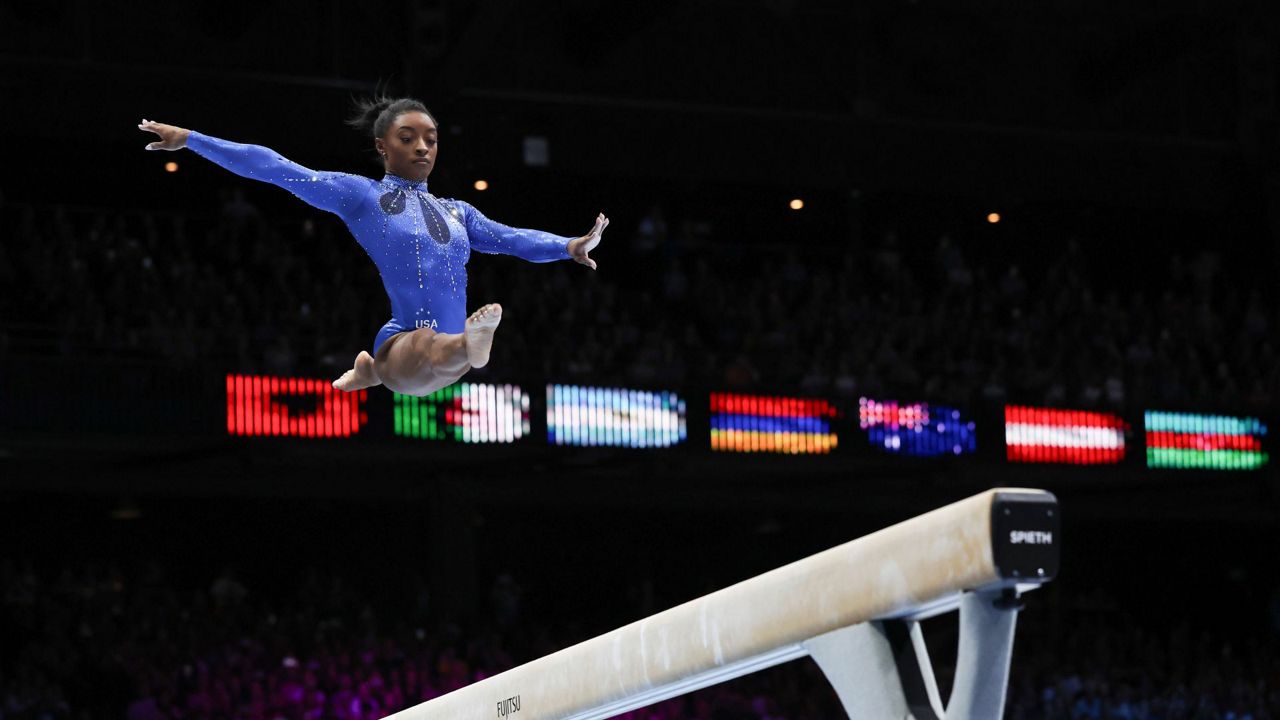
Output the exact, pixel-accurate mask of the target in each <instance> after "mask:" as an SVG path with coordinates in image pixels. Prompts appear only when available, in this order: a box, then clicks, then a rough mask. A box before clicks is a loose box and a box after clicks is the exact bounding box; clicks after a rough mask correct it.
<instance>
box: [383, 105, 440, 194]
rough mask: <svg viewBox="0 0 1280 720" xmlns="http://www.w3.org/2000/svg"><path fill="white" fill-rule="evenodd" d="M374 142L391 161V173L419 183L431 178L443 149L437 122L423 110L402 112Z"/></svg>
mask: <svg viewBox="0 0 1280 720" xmlns="http://www.w3.org/2000/svg"><path fill="white" fill-rule="evenodd" d="M374 145H375V146H376V147H377V148H378V152H379V153H382V156H383V159H384V160H385V161H386V163H387V172H389V173H391V174H392V175H396V176H398V177H402V178H404V179H405V180H413V181H415V182H421V181H423V180H426V179H427V176H428V175H430V174H431V168H433V167H435V164H436V157H437V155H439V152H440V150H439V144H438V130H437V128H436V124H435V122H434V121H433V120H432V119H431V116H430V115H427V114H426V113H421V112H407V113H401V114H400V115H398V116H397V117H396V118H395V119H394V120H392V121H391V128H390V129H388V130H387V134H386V135H383V136H382V137H380V138H377V139H376V140H374Z"/></svg>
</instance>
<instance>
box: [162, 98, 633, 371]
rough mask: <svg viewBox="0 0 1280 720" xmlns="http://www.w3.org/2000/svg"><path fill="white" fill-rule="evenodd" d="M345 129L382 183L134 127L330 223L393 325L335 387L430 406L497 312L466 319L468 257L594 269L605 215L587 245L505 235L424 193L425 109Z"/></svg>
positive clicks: (377, 104) (390, 102) (475, 355)
mask: <svg viewBox="0 0 1280 720" xmlns="http://www.w3.org/2000/svg"><path fill="white" fill-rule="evenodd" d="M349 123H350V124H351V125H353V126H355V127H357V128H358V129H360V130H361V131H363V132H369V133H370V134H371V135H372V136H373V145H374V148H375V149H376V150H377V151H378V154H379V155H381V157H382V163H383V166H384V169H385V172H386V174H385V175H384V176H383V178H382V179H381V180H372V179H370V178H366V177H362V176H359V175H350V174H347V173H340V172H317V171H314V170H308V169H307V168H305V167H303V166H301V165H298V164H297V163H294V162H291V161H289V160H286V159H285V158H283V157H280V156H279V155H277V154H276V153H275V152H273V151H271V150H269V149H267V148H265V147H261V146H258V145H242V144H240V143H234V142H228V141H226V140H220V139H218V138H214V137H210V136H208V135H205V134H203V133H200V132H196V131H195V130H188V129H185V128H180V127H175V126H173V125H165V124H163V123H158V122H154V121H151V120H146V119H144V120H143V121H142V122H141V123H139V124H138V128H139V129H141V130H145V131H148V132H152V133H155V134H156V135H159V136H160V140H158V141H156V142H152V143H149V144H148V145H147V146H146V149H147V150H180V149H182V148H184V147H185V148H190V149H191V150H194V151H195V152H196V154H198V155H200V156H202V157H204V158H207V159H208V160H211V161H213V162H214V163H217V164H218V165H221V166H222V167H224V168H226V169H228V170H230V171H231V172H234V173H236V174H237V175H241V176H244V177H247V178H251V179H254V180H261V181H264V182H269V183H271V184H273V185H278V186H280V187H282V188H284V189H286V190H288V191H289V192H291V193H293V194H294V195H297V196H298V197H299V198H301V199H302V200H303V201H304V202H306V203H308V204H309V205H312V206H314V207H316V208H319V209H321V210H327V211H329V212H331V213H334V214H335V215H337V216H338V217H340V218H342V220H343V222H345V223H346V225H347V228H348V229H349V230H350V231H351V234H352V235H354V236H355V239H356V242H358V243H360V246H361V247H363V248H364V250H365V252H367V253H368V254H369V257H370V258H372V259H373V262H374V264H375V265H376V266H377V267H378V272H379V274H381V276H382V284H383V286H384V287H385V288H386V290H387V296H388V297H389V298H390V300H391V319H390V320H389V321H387V324H385V325H383V326H382V329H381V330H380V331H379V332H378V335H377V337H376V338H375V339H374V343H373V355H372V356H370V355H369V353H368V352H367V351H364V350H361V351H360V353H359V354H358V355H357V356H356V359H355V363H354V364H353V366H352V368H351V369H350V370H348V371H347V372H346V373H344V374H343V375H342V377H340V378H338V379H337V380H335V381H334V382H333V386H334V387H336V388H339V389H341V390H345V391H348V392H350V391H353V390H360V389H362V388H367V387H373V386H375V385H379V384H382V385H386V386H387V387H388V388H390V389H391V390H394V391H396V392H399V393H405V394H408V395H427V394H430V393H432V392H434V391H436V390H439V389H440V388H443V387H446V386H448V385H452V384H453V383H455V382H457V381H458V379H459V378H461V377H462V376H463V375H465V374H466V373H467V371H468V370H470V369H471V368H479V367H484V366H485V365H486V364H487V363H488V362H489V351H490V349H491V348H492V346H493V333H494V331H495V330H496V329H497V327H498V323H499V322H500V321H501V320H502V307H501V306H500V305H498V304H497V303H489V304H487V305H483V306H482V307H480V309H478V310H476V311H475V312H474V313H472V314H471V316H470V317H467V316H466V301H467V271H466V264H467V260H468V258H469V257H470V255H471V250H473V249H475V250H479V251H480V252H484V253H502V254H505V255H515V256H517V257H521V258H524V259H525V260H529V261H531V262H550V261H552V260H565V259H573V260H576V261H577V262H579V263H582V264H583V265H586V266H587V267H589V268H591V269H592V270H594V269H596V262H595V260H593V259H591V258H590V257H588V255H587V254H588V253H589V252H590V251H591V250H593V249H595V247H596V246H597V245H599V244H600V237H601V234H602V233H603V232H604V229H605V228H606V227H607V226H608V225H609V220H608V218H606V217H605V216H604V214H603V213H601V214H600V215H598V216H597V217H596V222H595V226H594V227H593V228H592V229H591V231H590V232H589V233H587V234H586V235H583V236H581V237H576V238H569V237H561V236H558V235H552V234H551V233H547V232H542V231H539V230H525V229H520V228H513V227H508V226H506V225H503V224H501V223H497V222H494V221H492V220H490V219H489V218H487V217H485V216H484V215H482V214H481V213H480V211H479V210H477V209H476V208H474V207H472V206H471V204H469V203H466V202H463V201H461V200H448V199H444V198H439V197H436V196H435V195H432V194H431V193H430V192H428V190H427V176H429V175H430V174H431V169H432V168H433V167H435V164H436V162H437V161H438V160H439V157H440V143H439V125H438V123H436V120H435V118H434V117H432V115H431V113H429V112H427V108H426V107H425V106H424V105H423V104H422V103H421V102H419V101H417V100H414V99H411V98H399V99H392V98H387V97H381V96H380V97H377V98H374V99H372V100H367V101H363V102H360V103H358V105H357V113H356V115H355V117H353V118H352V119H351V120H350V121H349Z"/></svg>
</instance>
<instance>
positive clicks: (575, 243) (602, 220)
mask: <svg viewBox="0 0 1280 720" xmlns="http://www.w3.org/2000/svg"><path fill="white" fill-rule="evenodd" d="M607 227H609V218H607V217H605V216H604V213H600V214H599V215H597V216H596V226H595V227H593V228H591V232H589V233H587V234H586V235H583V236H582V237H580V238H574V239H573V240H570V241H569V257H571V258H573V259H574V260H577V261H578V262H580V263H582V264H583V265H586V266H587V267H589V268H591V269H592V270H595V269H596V261H595V260H592V259H591V258H589V257H587V253H589V252H591V251H592V250H595V249H596V246H597V245H599V244H600V236H601V235H603V234H604V229H605V228H607Z"/></svg>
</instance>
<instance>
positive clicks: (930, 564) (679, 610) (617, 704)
mask: <svg viewBox="0 0 1280 720" xmlns="http://www.w3.org/2000/svg"><path fill="white" fill-rule="evenodd" d="M1060 534H1061V533H1060V516H1059V513H1058V508H1057V500H1056V499H1055V498H1054V497H1053V495H1051V494H1050V493H1047V492H1044V491H1042V490H1028V489H1018V488H1000V489H995V490H990V491H987V492H984V493H982V494H979V495H975V496H973V497H970V498H968V499H965V500H961V501H959V502H957V503H954V504H951V505H947V506H945V507H942V508H939V509H937V510H934V511H932V512H929V513H926V514H924V515H920V516H918V517H915V518H912V519H910V520H907V521H905V522H901V523H899V524H897V525H893V526H891V527H888V528H885V529H883V530H880V531H878V532H875V533H872V534H870V535H867V536H864V537H861V538H858V539H857V540H853V541H850V542H847V543H845V544H843V545H839V546H837V547H834V548H831V549H830V550H826V551H823V552H820V553H818V554H816V555H812V556H810V557H808V558H805V559H803V560H799V561H797V562H794V563H791V564H789V565H785V566H783V567H780V568H777V569H775V570H772V571H770V572H767V573H764V574H763V575H759V576H757V577H754V578H751V579H749V580H745V581H743V582H740V583H738V584H736V585H732V586H730V587H727V588H725V589H723V590H719V591H717V592H714V593H711V594H710V595H705V596H703V597H700V598H698V599H696V600H691V601H689V602H686V603H684V604H683V605H678V606H676V607H673V608H671V609H669V610H665V611H663V612H660V613H657V614H656V615H651V616H650V617H647V618H645V619H643V620H640V621H637V622H633V623H631V624H630V625H626V626H624V627H621V628H619V629H617V630H614V631H612V632H609V633H606V634H604V635H600V636H599V637H596V638H593V639H591V640H587V641H585V642H581V643H578V644H577V645H573V646H571V647H568V648H565V649H563V650H560V651H558V652H555V653H552V654H550V655H546V656H544V657H541V658H539V659H537V660H534V661H532V662H529V663H526V664H524V665H521V666H519V667H516V668H513V669H511V670H508V671H506V672H504V673H501V674H498V675H494V676H493V677H489V678H485V679H484V680H481V681H480V682H477V683H475V684H473V685H469V686H467V687H464V688H459V689H458V690H455V691H453V692H451V693H448V694H446V695H442V696H440V697H438V698H435V699H433V700H429V701H427V702H424V703H422V704H420V705H417V706H414V707H411V708H408V709H406V710H403V711H401V712H398V713H396V714H394V715H392V716H390V717H391V718H394V719H395V720H445V719H448V720H472V719H474V720H482V719H483V720H494V719H495V718H496V719H497V720H552V719H556V720H560V719H565V720H595V719H597V718H598V719H603V718H608V717H612V716H614V715H618V714H619V713H623V712H626V711H628V710H633V709H636V708H639V707H644V706H646V705H650V704H652V703H655V702H658V701H660V700H665V699H667V698H671V697H675V696H677V695H682V694H685V693H688V692H690V691H693V690H696V689H699V688H703V687H707V686H709V685H714V684H717V683H721V682H724V681H726V680H730V679H732V678H735V677H739V676H741V675H746V674H748V673H752V672H755V671H757V670H763V669H765V668H768V667H771V666H773V665H777V664H779V663H783V662H786V661H789V660H794V659H796V658H800V657H803V656H805V655H810V656H812V657H813V658H814V660H815V661H817V663H818V665H819V667H821V668H822V670H823V673H824V674H825V675H826V677H827V679H828V680H829V681H830V682H831V683H832V685H833V686H834V687H835V689H836V692H837V694H838V695H839V696H840V699H841V702H842V703H843V704H844V707H845V710H846V711H847V712H848V713H849V715H850V717H851V718H860V717H867V718H881V717H899V718H917V720H926V719H933V718H944V717H953V718H976V717H984V718H985V717H991V718H997V717H1000V716H1001V714H1002V713H1003V707H1004V695H1005V689H1006V687H1007V684H1008V672H1009V658H1010V655H1011V652H1012V644H1013V630H1014V621H1015V619H1016V616H1017V610H1018V609H1019V607H1020V604H1019V603H1018V596H1019V595H1020V594H1021V593H1022V592H1025V591H1027V590H1031V589H1034V588H1036V587H1038V586H1039V585H1040V584H1042V583H1044V582H1047V581H1049V580H1050V579H1052V578H1053V577H1054V576H1055V575H1056V574H1057V571H1058V556H1059V540H1060V538H1059V536H1060ZM953 609H959V611H960V648H959V657H958V659H957V665H956V677H955V681H954V684H953V688H952V694H951V697H950V699H949V701H948V703H947V706H946V708H945V709H944V707H943V705H942V702H941V700H940V698H939V696H938V690H937V684H936V682H935V681H934V678H933V671H932V665H931V664H930V663H929V659H928V653H927V652H926V650H925V645H924V639H923V635H922V634H921V632H920V627H919V624H918V621H920V620H923V619H925V618H927V617H932V616H934V615H937V614H940V613H943V612H947V611H949V610H953Z"/></svg>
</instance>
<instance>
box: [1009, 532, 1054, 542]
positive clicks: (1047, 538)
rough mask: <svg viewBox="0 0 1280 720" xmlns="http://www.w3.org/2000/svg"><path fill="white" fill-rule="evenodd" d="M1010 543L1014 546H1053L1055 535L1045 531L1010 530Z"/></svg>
mask: <svg viewBox="0 0 1280 720" xmlns="http://www.w3.org/2000/svg"><path fill="white" fill-rule="evenodd" d="M1009 542H1011V543H1013V544H1014V545H1052V544H1053V533H1051V532H1044V531H1043V530H1010V531H1009Z"/></svg>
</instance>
